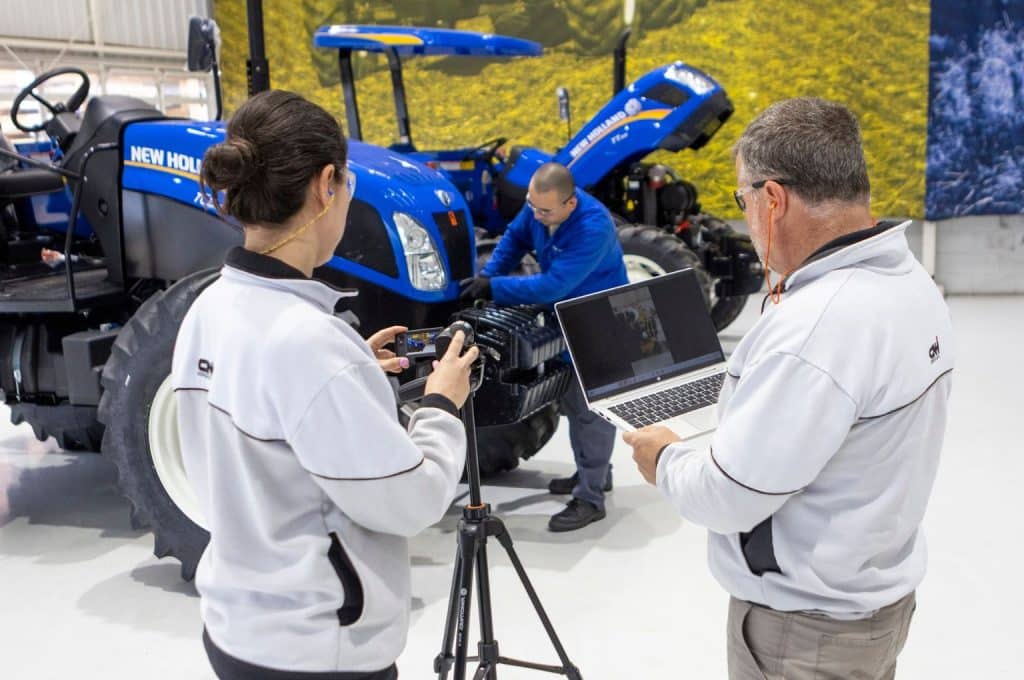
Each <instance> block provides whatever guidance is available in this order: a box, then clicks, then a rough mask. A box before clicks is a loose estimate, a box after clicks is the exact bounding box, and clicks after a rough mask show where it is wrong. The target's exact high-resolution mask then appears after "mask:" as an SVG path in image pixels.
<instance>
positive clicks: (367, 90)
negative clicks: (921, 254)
mask: <svg viewBox="0 0 1024 680" xmlns="http://www.w3.org/2000/svg"><path fill="white" fill-rule="evenodd" d="M263 6H264V25H265V30H266V49H267V58H268V60H269V62H270V78H271V85H272V87H275V88H282V89H289V90H294V91H296V92H299V93H301V94H303V95H304V96H306V97H308V98H310V99H311V100H313V101H315V102H316V103H318V104H320V105H321V106H323V107H325V108H327V109H328V110H329V111H332V112H333V113H334V114H335V115H336V116H337V117H338V119H339V120H340V121H344V120H345V115H344V107H343V104H342V99H341V91H340V88H339V83H338V74H337V57H336V54H335V52H334V51H331V50H321V49H316V48H314V47H313V45H312V35H313V32H314V31H315V30H316V29H317V28H318V27H320V26H323V25H327V24H343V23H360V24H400V25H417V26H435V27H447V28H459V29H466V30H475V31H482V32H488V33H490V32H493V33H500V34H505V35H511V36H516V37H522V38H527V39H530V40H534V41H537V42H539V43H541V44H542V45H544V56H542V57H539V58H527V59H515V60H500V59H483V58H475V57H430V58H422V57H421V58H410V59H408V60H407V61H406V62H405V64H404V69H405V85H406V91H407V96H408V99H409V108H410V114H411V119H412V132H413V136H414V139H415V141H416V144H417V146H418V147H419V148H422V149H443V148H457V147H461V146H475V145H477V144H479V143H481V142H483V141H485V140H488V139H492V138H494V137H499V136H501V137H507V138H509V140H510V142H509V143H510V144H517V145H527V146H535V147H539V148H542V149H546V150H549V151H554V150H556V149H557V148H559V147H561V146H562V145H564V144H565V143H566V124H565V122H564V121H562V120H560V119H559V117H558V106H557V101H556V97H555V90H556V88H558V87H566V88H568V89H569V91H570V93H571V97H572V114H573V127H574V130H573V131H574V132H575V131H576V130H578V129H579V128H580V127H581V126H583V125H584V124H585V123H586V122H587V121H588V120H589V119H590V118H591V117H592V116H593V115H594V114H595V113H596V112H597V111H598V110H599V109H600V108H601V107H602V106H603V105H604V104H605V103H606V102H607V100H608V99H609V98H610V96H611V94H612V56H611V55H612V50H613V46H614V43H615V41H616V39H617V37H618V35H619V33H620V32H621V31H622V29H623V27H624V26H623V18H622V10H623V2H622V0H430V1H426V0H423V1H420V0H388V1H385V0H376V1H373V2H370V1H365V0H264V2H263ZM929 9H930V3H929V2H928V1H927V0H906V1H903V2H892V1H891V0H853V1H851V2H835V1H834V0H802V1H801V2H792V1H790V0H636V15H635V19H634V34H633V37H632V39H631V41H630V49H629V62H628V78H627V82H628V81H632V80H634V79H636V78H638V77H640V76H641V75H643V74H644V73H646V72H647V71H649V70H651V69H653V68H655V67H656V66H659V65H662V64H665V63H668V62H672V61H676V60H681V61H683V62H686V63H688V64H690V65H692V66H695V67H697V68H699V69H701V70H702V71H704V72H705V73H707V74H708V75H710V76H711V77H713V78H714V79H716V80H717V81H718V82H719V83H721V84H722V86H723V87H724V88H725V90H726V92H727V93H728V94H729V96H730V98H731V99H732V102H733V104H734V106H735V108H736V111H735V114H734V115H733V116H732V118H731V119H730V120H729V121H727V122H726V124H725V125H724V126H723V127H722V129H721V130H720V131H719V132H718V134H717V135H716V136H715V137H714V138H713V139H712V140H711V141H710V142H709V143H708V144H707V145H706V146H705V147H704V148H702V149H700V150H699V151H692V150H686V151H682V152H680V153H677V154H670V153H668V152H659V154H657V155H656V156H655V157H654V158H655V160H658V161H660V162H664V163H667V164H669V165H671V166H672V167H674V168H675V169H676V170H677V171H678V172H679V173H680V174H681V176H683V177H685V178H686V179H688V180H690V181H691V182H693V183H694V184H696V185H697V187H698V188H699V190H700V201H701V203H702V205H703V207H704V209H705V210H706V211H708V212H711V213H714V214H717V215H720V216H723V217H731V218H736V217H739V216H740V215H739V212H738V210H737V208H736V206H735V204H734V203H733V200H732V197H731V192H732V190H733V189H734V188H735V187H734V184H735V177H734V171H733V167H732V161H731V155H730V150H731V147H732V145H733V144H734V143H735V142H736V140H737V138H738V137H739V135H740V133H741V132H742V131H743V129H744V127H745V126H746V125H747V123H748V122H749V121H750V120H751V119H753V117H754V116H755V115H757V113H758V112H759V111H761V110H762V109H764V108H765V107H766V106H768V105H769V104H771V103H772V102H774V101H776V100H778V99H783V98H786V97H794V96H803V95H813V96H820V97H825V98H828V99H832V100H835V101H839V102H842V103H844V104H846V105H847V106H849V107H850V108H851V109H852V110H853V111H854V112H855V113H856V114H857V116H858V118H859V119H860V122H861V126H862V128H863V135H864V142H865V147H866V152H867V159H868V167H869V171H870V174H871V180H872V189H873V190H872V194H873V207H874V212H875V214H876V215H878V216H911V217H921V216H923V214H924V198H925V154H926V148H925V146H926V138H927V117H928V76H929V62H928V59H929V42H928V41H929ZM214 17H215V18H216V20H217V22H218V24H219V25H220V27H221V32H222V40H223V45H222V54H221V63H222V70H223V82H224V93H225V106H226V110H227V112H228V113H230V112H231V111H232V110H233V109H234V108H236V107H237V106H238V105H239V104H240V103H241V102H242V101H243V100H244V99H245V97H246V79H245V59H246V56H247V38H246V18H245V2H244V0H216V2H215V5H214ZM355 70H356V76H357V78H358V81H359V82H358V84H357V87H358V88H359V104H360V114H361V117H362V127H363V137H364V139H365V140H366V141H369V142H373V143H377V144H382V145H388V144H390V143H392V142H394V141H395V137H396V135H397V127H396V124H395V114H394V103H393V99H392V96H391V81H390V76H389V73H388V71H387V68H386V62H385V61H384V60H383V58H381V57H379V56H376V55H365V56H360V57H357V59H356V64H355Z"/></svg>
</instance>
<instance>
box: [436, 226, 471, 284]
mask: <svg viewBox="0 0 1024 680" xmlns="http://www.w3.org/2000/svg"><path fill="white" fill-rule="evenodd" d="M434 224H436V225H437V230H438V232H440V234H441V240H442V241H444V249H445V252H446V253H448V268H449V270H450V271H451V275H452V279H453V280H455V281H460V280H462V279H468V278H469V277H471V276H473V249H472V241H471V235H470V233H469V223H468V221H467V220H466V213H465V211H463V210H451V211H448V212H438V213H434Z"/></svg>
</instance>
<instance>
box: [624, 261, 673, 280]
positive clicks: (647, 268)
mask: <svg viewBox="0 0 1024 680" xmlns="http://www.w3.org/2000/svg"><path fill="white" fill-rule="evenodd" d="M622 261H623V262H624V263H625V265H626V277H627V278H628V279H629V282H630V283H636V282H637V281H646V280H647V279H652V278H654V277H655V276H661V275H662V274H667V273H668V272H666V271H665V268H664V267H662V266H661V265H660V264H658V263H657V262H655V261H654V260H652V259H650V258H649V257H644V256H643V255H623V256H622Z"/></svg>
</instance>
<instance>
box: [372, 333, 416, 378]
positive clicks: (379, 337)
mask: <svg viewBox="0 0 1024 680" xmlns="http://www.w3.org/2000/svg"><path fill="white" fill-rule="evenodd" d="M407 330H409V329H408V328H406V327H405V326H391V327H390V328H385V329H383V330H379V331H377V332H376V333H374V334H373V335H371V336H370V337H369V338H368V339H367V340H366V344H367V345H369V346H370V349H371V350H373V356H374V357H376V359H377V363H378V364H380V367H381V370H383V371H385V372H386V373H401V372H402V371H403V370H404V369H406V368H409V360H408V359H406V358H405V357H398V356H395V353H394V352H392V351H391V350H389V349H384V345H390V344H391V343H393V342H394V341H395V336H396V335H398V334H399V333H405V332H406V331H407Z"/></svg>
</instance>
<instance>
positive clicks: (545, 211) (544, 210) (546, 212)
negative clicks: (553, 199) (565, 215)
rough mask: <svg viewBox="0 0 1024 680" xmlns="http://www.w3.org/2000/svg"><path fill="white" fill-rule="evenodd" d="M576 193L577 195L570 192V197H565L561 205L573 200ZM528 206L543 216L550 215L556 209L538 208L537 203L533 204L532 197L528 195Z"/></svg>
mask: <svg viewBox="0 0 1024 680" xmlns="http://www.w3.org/2000/svg"><path fill="white" fill-rule="evenodd" d="M574 195H575V194H569V197H568V198H566V199H565V200H564V201H562V202H561V203H560V204H559V206H563V205H565V204H566V203H568V202H569V201H571V200H572V197H573V196H574ZM526 207H528V208H529V209H530V210H532V211H533V212H534V213H536V214H537V215H540V216H541V217H547V216H548V215H550V214H551V213H553V212H555V209H554V208H538V207H537V206H535V205H534V204H533V201H531V200H530V197H529V196H527V197H526Z"/></svg>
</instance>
